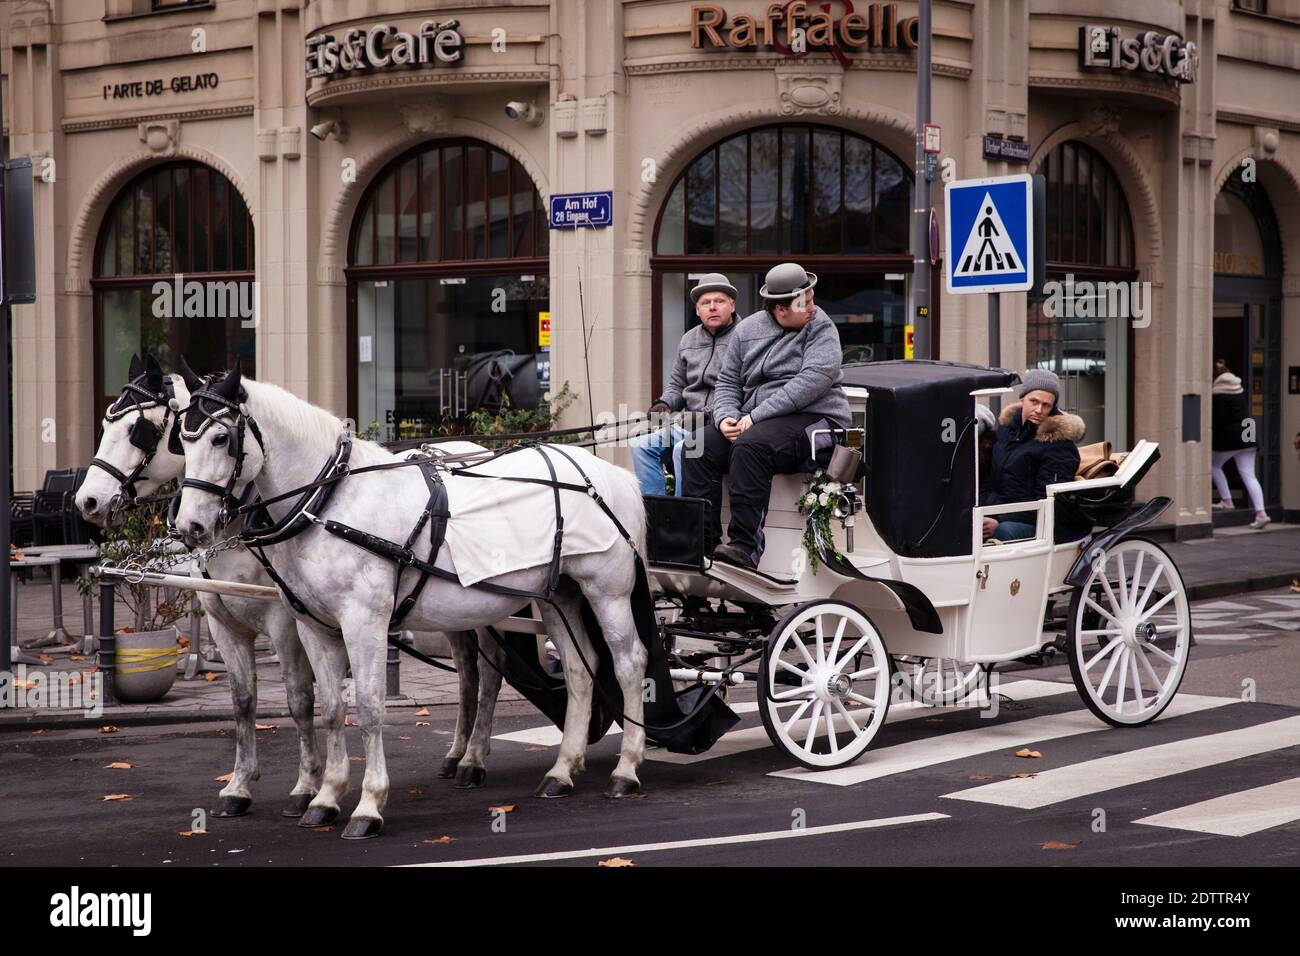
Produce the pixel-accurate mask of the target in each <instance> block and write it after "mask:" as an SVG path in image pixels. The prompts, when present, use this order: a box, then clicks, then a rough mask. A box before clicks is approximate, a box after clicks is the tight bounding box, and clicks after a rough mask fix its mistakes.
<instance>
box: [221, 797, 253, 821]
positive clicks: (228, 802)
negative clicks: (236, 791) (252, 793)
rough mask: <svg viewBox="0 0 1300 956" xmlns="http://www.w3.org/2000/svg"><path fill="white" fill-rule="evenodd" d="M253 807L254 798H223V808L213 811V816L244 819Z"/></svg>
mask: <svg viewBox="0 0 1300 956" xmlns="http://www.w3.org/2000/svg"><path fill="white" fill-rule="evenodd" d="M252 805H253V798H252V797H222V798H221V806H220V807H219V808H217V809H216V810H214V811H213V816H218V817H242V816H243V815H244V814H246V813H247V812H248V808H249V807H251V806H252Z"/></svg>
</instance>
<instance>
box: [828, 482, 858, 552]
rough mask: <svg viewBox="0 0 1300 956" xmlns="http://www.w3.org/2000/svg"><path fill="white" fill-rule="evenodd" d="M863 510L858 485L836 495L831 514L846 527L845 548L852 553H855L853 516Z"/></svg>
mask: <svg viewBox="0 0 1300 956" xmlns="http://www.w3.org/2000/svg"><path fill="white" fill-rule="evenodd" d="M861 510H862V499H861V498H860V497H859V496H858V487H857V485H845V486H844V490H843V491H841V492H840V493H839V494H838V495H836V497H835V506H834V509H833V510H832V512H831V513H832V514H833V515H835V517H836V518H838V519H839V520H840V522H841V523H842V524H843V525H844V546H845V549H846V550H847V551H849V552H850V553H852V551H853V525H854V517H853V516H854V515H856V514H857V513H858V512H859V511H861Z"/></svg>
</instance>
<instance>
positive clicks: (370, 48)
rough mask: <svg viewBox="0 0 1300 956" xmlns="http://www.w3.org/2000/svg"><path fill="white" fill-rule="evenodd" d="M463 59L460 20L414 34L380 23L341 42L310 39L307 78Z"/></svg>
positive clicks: (431, 24)
mask: <svg viewBox="0 0 1300 956" xmlns="http://www.w3.org/2000/svg"><path fill="white" fill-rule="evenodd" d="M464 55H465V38H464V37H463V36H462V35H461V32H460V21H459V20H448V21H446V22H445V23H439V22H438V21H437V20H425V21H424V22H423V23H421V24H420V28H419V30H417V31H416V32H415V33H407V32H405V31H402V30H399V29H397V27H395V26H392V25H391V24H387V23H377V24H375V25H374V26H372V27H355V28H353V29H350V30H348V31H347V32H346V33H344V34H343V36H342V38H341V39H340V38H338V37H335V36H334V35H333V34H329V33H321V34H317V35H316V36H314V37H308V38H307V78H308V79H310V78H311V77H313V76H324V77H331V76H334V75H335V74H337V73H368V72H371V71H374V70H392V69H398V68H405V69H417V68H419V67H422V66H432V65H437V64H440V63H445V64H450V63H459V62H460V61H461V59H462V58H463V57H464Z"/></svg>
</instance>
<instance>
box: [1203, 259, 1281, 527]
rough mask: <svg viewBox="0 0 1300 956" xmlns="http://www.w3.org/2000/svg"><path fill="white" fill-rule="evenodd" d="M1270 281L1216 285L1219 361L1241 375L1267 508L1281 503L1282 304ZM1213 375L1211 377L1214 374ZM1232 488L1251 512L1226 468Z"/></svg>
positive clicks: (1223, 278)
mask: <svg viewBox="0 0 1300 956" xmlns="http://www.w3.org/2000/svg"><path fill="white" fill-rule="evenodd" d="M1270 284H1271V283H1269V282H1268V280H1263V281H1261V280H1258V279H1240V278H1228V277H1226V276H1216V277H1215V280H1214V356H1213V357H1214V359H1216V360H1217V359H1223V360H1224V362H1226V363H1227V366H1228V370H1229V371H1231V372H1233V373H1234V374H1236V375H1238V376H1240V378H1241V385H1242V388H1243V389H1245V391H1246V395H1247V398H1248V407H1249V412H1250V416H1251V417H1252V418H1253V419H1254V420H1255V441H1256V448H1257V451H1256V467H1255V470H1256V474H1257V476H1258V477H1259V483H1260V485H1261V487H1262V488H1263V489H1264V504H1265V506H1267V507H1269V508H1272V507H1274V506H1277V505H1279V504H1280V503H1281V497H1282V480H1281V469H1280V459H1279V456H1278V451H1279V449H1280V448H1281V428H1282V415H1281V403H1282V396H1281V378H1282V368H1281V354H1282V300H1281V296H1280V295H1277V294H1270V291H1271V290H1269V289H1264V288H1261V286H1264V285H1270ZM1211 374H1212V373H1211ZM1227 474H1228V484H1229V486H1230V487H1231V488H1232V491H1233V497H1234V499H1235V501H1236V504H1237V505H1239V506H1244V507H1249V502H1248V501H1246V499H1245V497H1244V493H1242V491H1241V481H1240V479H1239V478H1238V476H1237V474H1236V473H1235V471H1233V470H1231V469H1227Z"/></svg>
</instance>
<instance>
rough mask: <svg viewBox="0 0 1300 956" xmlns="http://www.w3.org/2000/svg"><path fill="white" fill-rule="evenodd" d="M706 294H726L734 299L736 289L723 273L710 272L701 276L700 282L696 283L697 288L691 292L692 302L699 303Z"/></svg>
mask: <svg viewBox="0 0 1300 956" xmlns="http://www.w3.org/2000/svg"><path fill="white" fill-rule="evenodd" d="M706 292H725V293H726V294H727V295H729V296H731V297H732V298H733V299H734V298H736V295H737V293H736V287H735V286H734V285H732V284H731V283H730V282H728V281H727V277H726V276H724V275H723V274H722V273H721V272H708V273H705V274H704V275H702V276H700V281H699V282H697V283H695V288H693V289H692V290H691V301H692V302H699V301H700V296H702V295H704V293H706Z"/></svg>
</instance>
